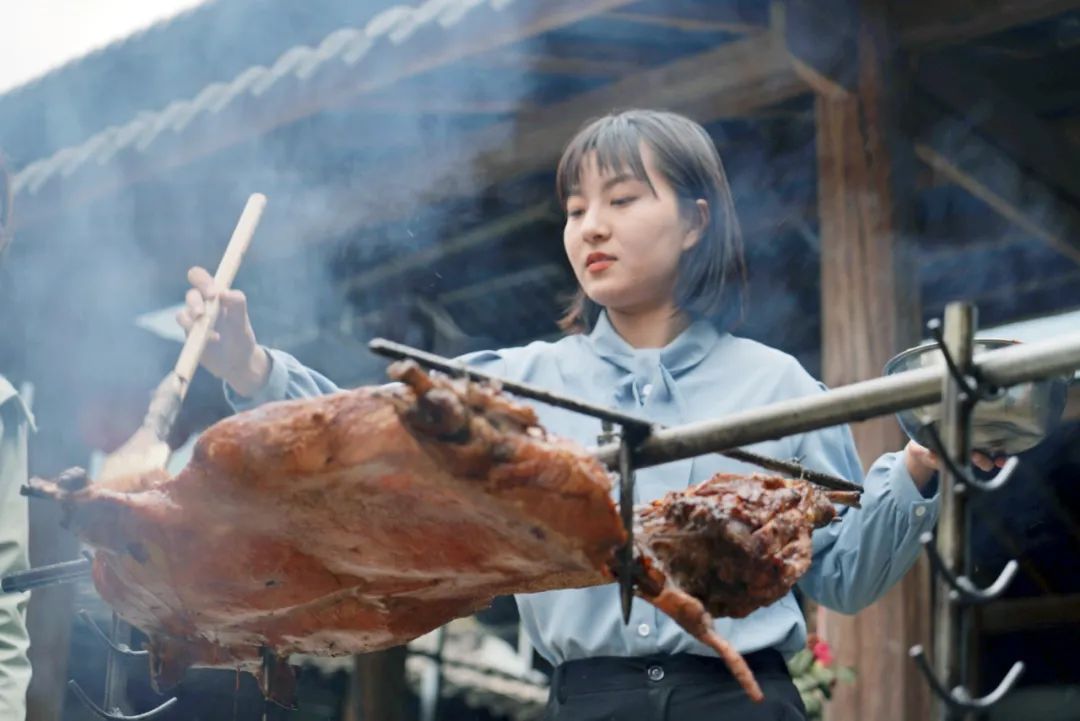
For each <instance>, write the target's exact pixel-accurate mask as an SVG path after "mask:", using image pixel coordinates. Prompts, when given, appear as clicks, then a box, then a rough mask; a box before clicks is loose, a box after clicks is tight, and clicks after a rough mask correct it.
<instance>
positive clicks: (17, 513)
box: [0, 158, 33, 721]
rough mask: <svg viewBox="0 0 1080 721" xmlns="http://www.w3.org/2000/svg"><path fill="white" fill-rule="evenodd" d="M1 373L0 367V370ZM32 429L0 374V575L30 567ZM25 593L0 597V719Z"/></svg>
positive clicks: (20, 710)
mask: <svg viewBox="0 0 1080 721" xmlns="http://www.w3.org/2000/svg"><path fill="white" fill-rule="evenodd" d="M11 185H12V184H11V177H10V176H9V175H8V173H7V168H6V166H5V165H4V162H3V158H0V263H2V262H3V258H4V251H6V250H7V246H8V244H9V243H10V242H11V237H12V223H11V217H12V212H11V203H12V198H13V197H14V190H13V188H12V187H11ZM2 370H3V369H2V368H0V371H2ZM32 428H33V419H32V417H31V415H30V409H29V408H27V407H26V404H25V403H24V402H23V400H22V398H20V397H19V393H18V391H16V390H15V387H14V386H12V385H11V383H10V382H9V381H8V380H7V378H5V377H4V376H3V374H2V373H0V576H6V575H8V574H9V573H15V572H17V571H25V570H26V569H27V568H28V567H29V556H28V554H27V539H28V535H29V521H28V511H29V508H28V506H27V502H26V498H25V497H24V496H22V495H21V494H20V493H19V489H20V488H21V487H22V486H23V484H25V483H26V472H27V464H26V439H27V435H28V433H29V432H30V430H31V429H32ZM29 600H30V594H29V593H25V592H23V593H0V719H3V721H22V719H25V718H26V689H27V688H28V687H29V686H30V659H29V658H28V657H27V649H28V648H29V647H30V638H29V636H28V635H27V632H26V606H27V603H28V602H29Z"/></svg>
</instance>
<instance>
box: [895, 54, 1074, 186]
mask: <svg viewBox="0 0 1080 721" xmlns="http://www.w3.org/2000/svg"><path fill="white" fill-rule="evenodd" d="M916 83H917V85H918V87H919V90H920V91H922V92H923V93H925V94H926V95H927V96H929V97H930V98H933V100H934V101H935V102H936V103H938V104H940V105H941V106H942V107H944V108H947V109H948V110H949V112H951V113H953V114H955V115H956V116H957V117H958V118H962V119H963V122H965V123H970V125H971V132H972V133H975V134H978V135H979V136H981V137H983V138H985V139H986V140H987V141H988V142H989V143H991V144H992V145H994V146H995V147H997V148H1000V149H1001V150H1002V151H1003V152H1004V154H1005V155H1006V156H1008V157H1009V158H1011V159H1012V160H1013V161H1014V162H1015V163H1016V164H1017V166H1018V167H1019V168H1021V169H1022V170H1023V171H1024V172H1025V173H1026V174H1028V175H1031V176H1032V177H1034V178H1038V179H1039V180H1041V181H1043V182H1044V183H1045V184H1046V185H1047V187H1048V188H1049V189H1051V190H1055V191H1058V192H1061V193H1064V194H1067V195H1068V196H1069V197H1070V198H1071V199H1072V200H1073V202H1077V201H1080V174H1078V173H1077V172H1076V169H1077V168H1080V150H1078V149H1076V148H1074V147H1073V145H1072V144H1071V143H1070V141H1069V139H1068V138H1067V137H1066V136H1065V134H1064V133H1062V132H1061V131H1059V130H1058V129H1057V128H1055V127H1054V126H1053V125H1052V124H1051V123H1048V122H1046V121H1044V120H1043V119H1042V118H1040V117H1038V116H1036V115H1035V114H1034V113H1032V112H1031V110H1030V109H1029V108H1027V107H1026V106H1025V105H1024V104H1023V103H1021V102H1019V101H1018V100H1016V99H1015V98H1013V97H1011V96H1010V95H1009V94H1007V93H1005V92H1003V91H1002V90H1001V88H999V87H998V86H997V85H996V84H995V83H994V82H993V81H992V80H990V79H989V78H987V77H985V76H984V75H982V74H981V73H980V72H979V71H978V70H977V69H976V68H973V67H970V66H968V65H966V64H964V63H962V62H960V61H956V60H949V59H947V58H943V57H941V56H935V57H931V58H924V59H923V60H921V61H920V62H919V65H918V74H917V76H916Z"/></svg>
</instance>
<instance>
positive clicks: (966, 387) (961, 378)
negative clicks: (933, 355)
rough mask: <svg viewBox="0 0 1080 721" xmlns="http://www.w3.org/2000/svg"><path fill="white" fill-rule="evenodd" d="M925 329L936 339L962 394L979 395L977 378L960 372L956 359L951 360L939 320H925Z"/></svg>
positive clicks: (972, 396)
mask: <svg viewBox="0 0 1080 721" xmlns="http://www.w3.org/2000/svg"><path fill="white" fill-rule="evenodd" d="M926 329H927V330H928V331H929V332H930V335H931V336H933V338H934V340H935V341H937V344H938V349H939V350H940V351H941V355H942V357H944V358H945V365H946V366H948V368H949V373H952V376H953V378H955V379H956V382H957V383H959V384H960V387H961V389H963V392H964V395H965V396H966V397H967V399H974V398H976V397H978V395H979V384H978V379H976V378H975V377H973V376H972V375H970V374H968V373H961V372H960V368H959V367H958V366H957V365H956V361H954V360H953V357H952V353H950V352H949V348H948V346H946V345H945V339H944V337H943V336H942V333H941V320H939V319H938V318H931V319H930V320H928V321H927V322H926Z"/></svg>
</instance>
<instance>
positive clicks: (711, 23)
mask: <svg viewBox="0 0 1080 721" xmlns="http://www.w3.org/2000/svg"><path fill="white" fill-rule="evenodd" d="M602 17H603V18H606V19H609V20H623V21H626V22H632V23H637V24H640V25H651V26H653V27H659V28H673V29H675V30H685V31H687V32H702V33H712V32H725V33H734V34H737V35H749V34H751V33H758V32H761V31H763V30H765V29H766V26H765V25H757V24H754V23H747V22H739V21H736V20H711V19H706V18H688V17H679V16H677V15H649V14H646V13H638V12H626V11H613V12H608V13H604V14H603V16H602Z"/></svg>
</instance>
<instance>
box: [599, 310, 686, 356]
mask: <svg viewBox="0 0 1080 721" xmlns="http://www.w3.org/2000/svg"><path fill="white" fill-rule="evenodd" d="M607 315H608V320H609V321H611V326H612V327H613V328H614V329H615V332H616V333H618V334H619V335H620V336H621V337H622V339H623V340H625V341H626V342H627V343H629V344H630V345H631V346H633V347H634V348H663V347H664V346H666V345H667V344H668V343H670V342H671V341H673V340H675V339H676V338H678V337H679V334H680V333H682V332H683V331H684V330H686V329H687V328H688V327H689V326H690V316H689V315H688V314H687V313H685V312H684V311H681V310H678V309H677V308H675V307H674V306H664V307H662V308H657V309H655V310H648V311H641V312H637V311H631V312H624V311H618V310H612V309H611V308H608V309H607Z"/></svg>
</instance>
